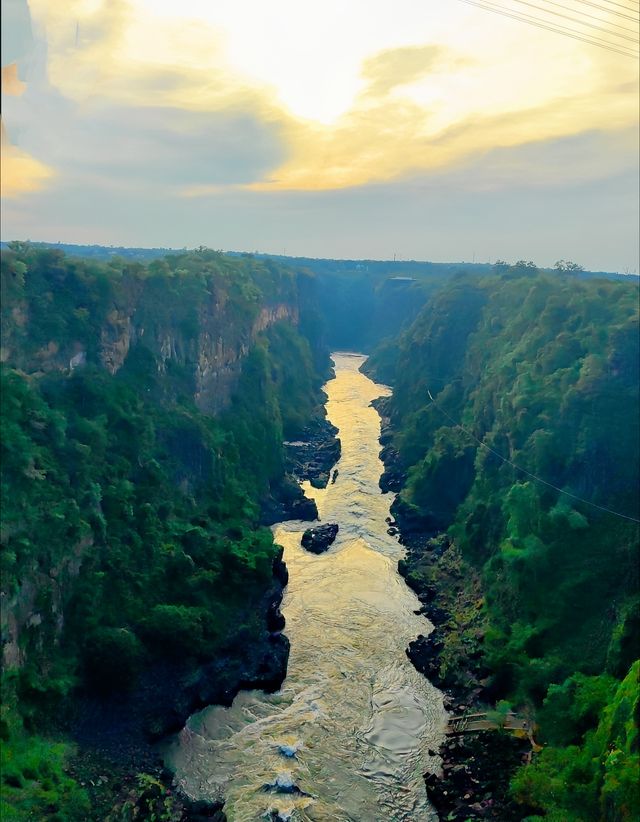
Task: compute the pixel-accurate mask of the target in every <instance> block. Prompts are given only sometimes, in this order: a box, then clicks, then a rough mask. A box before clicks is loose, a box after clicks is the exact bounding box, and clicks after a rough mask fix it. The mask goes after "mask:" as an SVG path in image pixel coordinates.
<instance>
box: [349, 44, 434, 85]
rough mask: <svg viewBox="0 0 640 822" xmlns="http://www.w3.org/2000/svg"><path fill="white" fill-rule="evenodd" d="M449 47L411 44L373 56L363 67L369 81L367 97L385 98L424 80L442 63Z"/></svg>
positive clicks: (363, 72)
mask: <svg viewBox="0 0 640 822" xmlns="http://www.w3.org/2000/svg"><path fill="white" fill-rule="evenodd" d="M447 55H448V50H447V49H445V48H443V47H442V46H437V45H426V46H407V47H404V48H397V49H387V50H386V51H381V52H380V53H379V54H376V55H374V56H373V57H370V58H369V59H368V60H366V61H365V63H364V65H363V67H362V75H363V77H364V78H365V79H366V80H367V82H368V86H367V89H366V91H365V94H366V95H367V96H372V97H378V98H379V97H382V96H384V95H385V94H388V93H389V92H390V91H391V90H392V89H394V88H397V87H398V86H402V85H406V84H407V83H412V82H414V81H416V80H420V79H421V78H422V77H424V75H425V74H428V73H429V71H431V70H432V69H433V68H434V67H436V66H437V65H438V64H442V63H443V62H444V61H445V60H446V58H447Z"/></svg>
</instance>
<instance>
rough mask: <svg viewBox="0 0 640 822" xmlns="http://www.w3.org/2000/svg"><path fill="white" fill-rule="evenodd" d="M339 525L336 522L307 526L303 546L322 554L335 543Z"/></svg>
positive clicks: (314, 552) (313, 552)
mask: <svg viewBox="0 0 640 822" xmlns="http://www.w3.org/2000/svg"><path fill="white" fill-rule="evenodd" d="M338 530H339V526H338V525H335V524H334V523H329V524H327V525H318V526H316V527H315V528H307V530H306V531H305V532H304V534H303V535H302V547H303V548H306V550H307V551H310V552H311V553H312V554H322V553H324V552H325V551H327V550H328V549H329V548H330V546H331V545H333V543H334V541H335V538H336V537H337V536H338Z"/></svg>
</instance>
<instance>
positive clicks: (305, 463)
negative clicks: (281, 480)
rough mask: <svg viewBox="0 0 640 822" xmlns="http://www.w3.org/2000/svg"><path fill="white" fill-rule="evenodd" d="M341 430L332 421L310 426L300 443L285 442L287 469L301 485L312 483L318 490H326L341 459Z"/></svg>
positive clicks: (294, 441)
mask: <svg viewBox="0 0 640 822" xmlns="http://www.w3.org/2000/svg"><path fill="white" fill-rule="evenodd" d="M337 433H338V429H337V428H336V427H335V425H332V424H331V423H330V422H329V421H328V420H319V421H317V422H315V423H314V424H313V425H309V426H307V427H306V428H305V429H304V430H303V431H302V433H301V435H300V437H299V439H297V440H292V441H288V442H285V444H284V446H285V467H286V470H287V473H289V474H291V476H293V477H294V478H295V479H296V480H297V481H298V482H304V481H305V480H306V481H309V482H310V483H311V485H312V486H313V487H314V488H326V486H327V485H328V483H329V479H330V476H331V469H332V468H333V466H334V465H335V464H336V462H337V461H338V460H339V459H340V453H341V444H340V440H339V439H338V438H337V437H336V434H337Z"/></svg>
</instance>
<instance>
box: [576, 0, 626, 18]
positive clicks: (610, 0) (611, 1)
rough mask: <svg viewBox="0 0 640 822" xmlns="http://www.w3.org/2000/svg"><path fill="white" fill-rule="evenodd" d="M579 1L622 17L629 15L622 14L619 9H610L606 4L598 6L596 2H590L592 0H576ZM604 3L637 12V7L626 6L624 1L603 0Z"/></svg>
mask: <svg viewBox="0 0 640 822" xmlns="http://www.w3.org/2000/svg"><path fill="white" fill-rule="evenodd" d="M576 2H577V3H584V4H585V5H587V6H593V7H594V8H596V9H602V10H603V11H606V12H607V13H608V14H619V15H620V17H627V15H626V14H620V12H619V11H614V10H613V9H608V8H607V7H606V6H598V5H597V4H596V3H592V2H590V0H576ZM601 2H603V3H609V4H610V5H612V6H617V7H618V8H619V9H624V10H625V11H630V12H632V13H633V14H637V12H636V10H635V8H630V7H629V6H625V5H623V4H622V3H614V2H613V0H601ZM628 19H629V20H635V17H629V18H628Z"/></svg>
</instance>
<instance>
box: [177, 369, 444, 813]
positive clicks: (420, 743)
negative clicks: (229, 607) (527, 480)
mask: <svg viewBox="0 0 640 822" xmlns="http://www.w3.org/2000/svg"><path fill="white" fill-rule="evenodd" d="M333 360H334V362H335V378H334V379H332V380H330V381H329V382H328V383H327V384H326V386H325V391H326V392H327V395H328V401H327V415H328V419H329V420H330V421H331V422H332V423H333V424H334V425H335V426H336V427H337V428H338V429H339V436H340V439H341V441H342V456H341V458H340V461H339V462H338V464H337V466H336V468H337V469H338V473H337V477H336V480H335V482H334V483H330V484H329V485H328V486H327V487H326V488H324V489H321V490H318V489H314V488H312V487H311V486H310V485H308V484H306V483H305V485H304V490H305V492H306V493H307V495H308V496H310V497H313V498H314V499H315V500H316V503H317V506H318V511H319V515H320V520H321V522H322V523H336V524H338V525H339V528H340V530H339V533H338V536H337V539H336V541H335V543H334V544H333V545H332V546H331V548H330V549H329V551H328V552H327V553H324V554H322V555H319V556H316V555H313V554H311V553H308V552H307V551H305V550H304V549H303V548H302V547H301V542H300V540H301V536H302V533H303V531H304V530H305V528H306V527H307V524H305V523H302V522H299V521H288V522H284V523H280V524H278V525H276V526H274V535H275V539H276V542H277V543H279V544H280V545H282V546H283V547H284V559H285V561H286V563H287V566H288V569H289V584H288V587H287V589H286V591H285V596H284V600H283V605H282V610H283V613H284V615H285V617H286V628H285V633H286V634H287V636H288V637H289V639H290V641H291V654H290V658H289V666H288V673H287V678H286V680H285V682H284V683H283V685H282V688H281V689H280V690H279V691H278V692H276V693H274V694H271V695H267V694H265V693H263V692H262V691H242V692H240V693H239V694H238V695H237V697H236V698H235V700H234V702H233V704H232V706H231V707H230V708H226V707H222V706H213V707H209V708H206V709H204V710H202V711H200V712H199V713H197V714H195V715H193V716H192V717H191V718H190V719H189V721H188V723H187V725H186V727H185V728H184V729H183V730H182V732H181V733H180V734H179V735H178V737H177V738H176V739H175V740H174V742H173V743H172V744H171V746H170V748H169V750H168V751H167V754H166V759H167V761H168V763H169V764H170V766H171V767H172V768H173V769H175V771H176V779H177V781H178V783H179V785H180V786H181V788H182V789H183V790H184V791H185V792H186V793H188V794H189V795H190V796H192V797H194V798H203V799H211V800H215V799H219V798H222V797H224V799H225V812H226V814H227V816H228V819H229V820H230V822H249V820H259V819H278V818H279V819H291V820H300V821H301V822H302V820H316V821H317V822H320V821H322V822H324V821H325V820H326V822H329V820H336V822H383V820H384V821H385V822H387V820H389V821H390V822H391V821H393V822H409V821H410V820H436V819H437V815H436V814H435V812H434V810H433V809H432V808H431V806H430V805H429V802H428V800H427V795H426V790H425V785H424V780H423V774H424V773H425V772H426V771H434V770H437V768H438V765H439V762H440V760H439V757H438V756H437V753H436V751H437V750H438V748H439V746H440V743H441V740H442V737H443V731H444V726H445V721H446V714H445V710H444V708H443V701H442V694H441V692H440V691H438V690H436V689H435V688H434V687H433V686H432V685H431V684H430V683H429V682H428V681H427V680H426V679H425V678H424V677H423V676H422V675H421V674H419V673H418V672H417V671H416V670H415V669H414V668H413V666H412V665H411V663H410V662H409V660H408V658H407V656H406V654H405V650H404V649H405V648H406V646H407V644H408V643H409V641H410V640H412V639H414V638H415V636H416V635H418V634H420V633H425V632H427V631H428V629H429V625H428V623H426V621H425V619H424V617H422V616H419V615H418V614H417V613H415V612H416V611H417V610H418V608H419V607H420V603H419V601H418V599H417V597H416V596H415V594H414V593H413V592H412V591H411V590H410V589H409V588H408V587H407V586H406V585H405V583H404V581H403V579H402V578H401V577H400V576H399V575H398V572H397V562H398V559H400V558H401V557H402V556H403V554H404V549H403V548H402V546H401V545H400V544H399V543H398V542H397V539H396V538H395V536H393V535H390V534H389V533H388V527H389V526H388V523H387V522H386V521H385V518H386V517H388V515H389V505H390V503H391V501H392V498H391V495H389V494H382V493H381V491H380V489H379V486H378V480H379V477H380V474H381V472H382V463H381V462H380V459H379V457H378V452H379V446H378V437H379V434H380V418H379V416H378V414H377V412H376V411H375V410H374V408H373V407H371V401H372V400H373V399H375V398H377V397H379V396H384V395H388V394H389V393H390V392H389V389H388V388H387V387H386V386H382V385H378V384H375V383H374V382H372V381H371V380H370V379H369V378H367V377H366V376H364V375H363V374H362V373H360V371H359V368H360V366H361V365H362V363H363V362H364V360H365V357H363V356H361V355H355V354H343V353H340V354H334V355H333Z"/></svg>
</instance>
